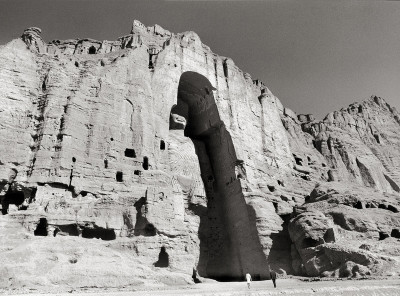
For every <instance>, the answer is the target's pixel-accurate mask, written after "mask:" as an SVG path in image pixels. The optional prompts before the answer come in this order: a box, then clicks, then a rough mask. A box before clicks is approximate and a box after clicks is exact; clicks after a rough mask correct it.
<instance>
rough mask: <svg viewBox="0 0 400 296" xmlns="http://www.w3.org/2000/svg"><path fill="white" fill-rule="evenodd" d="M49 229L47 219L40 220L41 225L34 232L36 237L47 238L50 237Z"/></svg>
mask: <svg viewBox="0 0 400 296" xmlns="http://www.w3.org/2000/svg"><path fill="white" fill-rule="evenodd" d="M47 227H48V224H47V219H46V218H40V219H39V223H38V225H37V226H36V229H35V231H34V232H33V234H34V235H36V236H47V235H48V231H47Z"/></svg>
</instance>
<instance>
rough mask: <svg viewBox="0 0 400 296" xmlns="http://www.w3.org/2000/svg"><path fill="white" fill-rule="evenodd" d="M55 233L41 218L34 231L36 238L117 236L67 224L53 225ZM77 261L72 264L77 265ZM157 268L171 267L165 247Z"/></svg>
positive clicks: (103, 237) (103, 230)
mask: <svg viewBox="0 0 400 296" xmlns="http://www.w3.org/2000/svg"><path fill="white" fill-rule="evenodd" d="M53 226H54V231H52V233H51V232H50V231H49V224H48V222H47V219H46V218H40V219H39V223H38V224H37V226H36V229H35V230H34V232H33V233H34V235H35V236H51V235H52V236H53V237H56V236H57V235H62V234H65V233H66V234H68V235H69V236H80V237H82V238H86V239H93V238H96V239H101V240H105V241H110V240H115V239H116V234H115V231H114V229H109V228H103V227H98V226H90V225H84V226H82V225H78V224H66V225H53ZM76 262H77V261H74V262H71V263H76ZM154 266H155V267H169V255H168V253H167V250H166V248H165V247H164V246H162V247H161V249H160V253H159V254H158V260H157V261H156V262H155V263H154Z"/></svg>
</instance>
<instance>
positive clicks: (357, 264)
mask: <svg viewBox="0 0 400 296" xmlns="http://www.w3.org/2000/svg"><path fill="white" fill-rule="evenodd" d="M399 207H400V199H399V197H398V195H392V194H389V193H381V192H378V191H371V190H368V189H366V188H365V187H361V186H359V185H354V184H349V183H344V182H339V183H338V182H331V183H327V184H324V185H319V186H317V187H316V188H315V189H314V190H313V192H312V193H311V195H310V197H309V198H308V200H307V201H306V203H305V204H304V205H303V206H301V207H299V208H298V209H296V212H295V217H294V218H293V219H292V220H291V221H290V225H289V232H290V237H291V239H292V241H293V243H294V244H293V247H292V251H293V255H294V256H293V255H292V256H293V258H297V259H296V260H293V268H294V270H295V272H297V273H299V274H307V275H309V276H343V277H359V276H367V275H371V274H375V275H377V274H381V275H383V274H384V275H386V276H387V275H393V274H397V273H398V266H399V263H400V260H399V259H400V258H399V253H398V246H397V245H398V239H399V236H398V235H397V232H398V228H399V227H400V220H399V214H398V213H399Z"/></svg>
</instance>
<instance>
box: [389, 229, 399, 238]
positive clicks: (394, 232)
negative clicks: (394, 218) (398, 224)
mask: <svg viewBox="0 0 400 296" xmlns="http://www.w3.org/2000/svg"><path fill="white" fill-rule="evenodd" d="M390 236H391V237H394V238H400V230H399V229H392V232H391V233H390Z"/></svg>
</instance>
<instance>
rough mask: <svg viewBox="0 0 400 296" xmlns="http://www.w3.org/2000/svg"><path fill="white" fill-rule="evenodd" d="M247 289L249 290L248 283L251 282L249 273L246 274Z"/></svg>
mask: <svg viewBox="0 0 400 296" xmlns="http://www.w3.org/2000/svg"><path fill="white" fill-rule="evenodd" d="M246 281H247V288H249V289H250V282H251V281H252V279H251V275H250V273H246Z"/></svg>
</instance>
